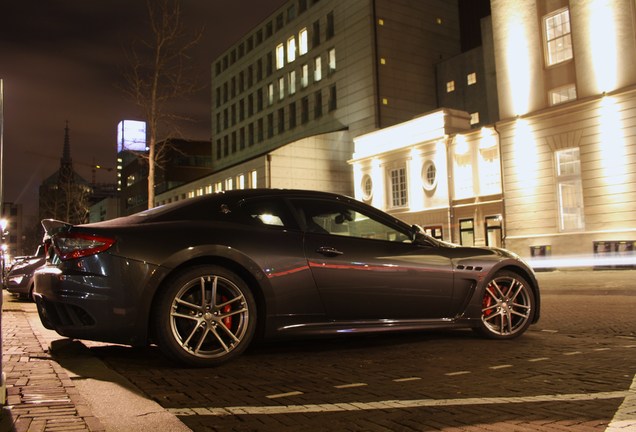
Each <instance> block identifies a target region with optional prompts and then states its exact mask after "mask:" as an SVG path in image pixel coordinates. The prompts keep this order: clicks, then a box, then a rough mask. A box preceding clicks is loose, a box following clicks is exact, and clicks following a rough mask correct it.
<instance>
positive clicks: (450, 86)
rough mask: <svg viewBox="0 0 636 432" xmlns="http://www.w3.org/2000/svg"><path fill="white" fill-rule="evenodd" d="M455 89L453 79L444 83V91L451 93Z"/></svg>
mask: <svg viewBox="0 0 636 432" xmlns="http://www.w3.org/2000/svg"><path fill="white" fill-rule="evenodd" d="M454 91H455V81H448V82H447V83H446V93H451V92H454Z"/></svg>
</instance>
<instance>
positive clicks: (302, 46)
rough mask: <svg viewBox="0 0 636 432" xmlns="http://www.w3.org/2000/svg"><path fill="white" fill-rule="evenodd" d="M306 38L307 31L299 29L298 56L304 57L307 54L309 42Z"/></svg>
mask: <svg viewBox="0 0 636 432" xmlns="http://www.w3.org/2000/svg"><path fill="white" fill-rule="evenodd" d="M307 38H308V36H307V29H306V28H304V29H301V30H300V31H299V32H298V54H299V55H304V54H307V51H309V42H308V40H307Z"/></svg>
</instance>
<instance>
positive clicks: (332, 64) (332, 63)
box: [329, 48, 336, 72]
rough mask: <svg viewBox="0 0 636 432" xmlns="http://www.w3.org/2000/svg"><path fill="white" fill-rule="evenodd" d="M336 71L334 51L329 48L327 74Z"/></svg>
mask: <svg viewBox="0 0 636 432" xmlns="http://www.w3.org/2000/svg"><path fill="white" fill-rule="evenodd" d="M335 70H336V49H335V48H331V49H330V50H329V72H333V71H335Z"/></svg>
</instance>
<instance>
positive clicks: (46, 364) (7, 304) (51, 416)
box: [0, 290, 106, 432]
mask: <svg viewBox="0 0 636 432" xmlns="http://www.w3.org/2000/svg"><path fill="white" fill-rule="evenodd" d="M2 294H3V296H4V300H3V303H2V370H3V372H4V373H5V374H6V387H7V401H6V405H5V406H3V407H2V411H1V417H0V432H10V431H11V432H14V431H15V432H25V431H62V432H63V431H90V432H100V431H105V430H106V429H105V428H104V427H103V425H102V423H101V422H100V421H99V419H97V418H96V417H95V416H94V415H93V414H92V413H91V410H90V407H89V405H88V404H87V403H86V401H85V400H84V399H83V398H82V397H81V395H80V394H79V392H78V390H77V388H76V387H75V385H74V384H73V382H72V381H71V379H70V378H69V375H68V374H67V372H66V370H65V369H64V368H62V367H61V366H60V365H59V364H58V363H57V362H56V361H55V360H53V358H52V357H51V355H50V354H48V352H47V347H48V341H47V340H46V338H45V337H44V335H43V334H41V333H39V331H38V330H37V329H33V328H32V326H31V324H30V323H29V318H28V313H27V312H26V311H25V308H24V307H23V303H22V302H19V301H17V300H15V299H13V298H12V297H11V296H10V295H9V294H8V293H7V292H6V291H4V290H3V291H2ZM26 305H29V304H28V303H26V302H25V303H24V306H26Z"/></svg>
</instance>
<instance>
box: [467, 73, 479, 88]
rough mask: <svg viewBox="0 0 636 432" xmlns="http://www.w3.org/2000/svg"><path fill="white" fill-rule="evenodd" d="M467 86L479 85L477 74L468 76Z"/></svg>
mask: <svg viewBox="0 0 636 432" xmlns="http://www.w3.org/2000/svg"><path fill="white" fill-rule="evenodd" d="M466 84H468V85H473V84H477V74H476V73H475V72H473V73H469V74H468V75H466Z"/></svg>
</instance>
